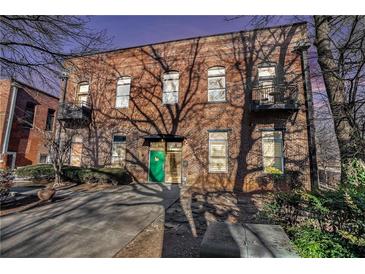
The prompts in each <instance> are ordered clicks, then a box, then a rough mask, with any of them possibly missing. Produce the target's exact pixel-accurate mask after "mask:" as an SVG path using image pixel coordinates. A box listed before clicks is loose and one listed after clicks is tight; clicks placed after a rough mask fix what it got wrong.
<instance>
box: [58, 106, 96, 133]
mask: <svg viewBox="0 0 365 274" xmlns="http://www.w3.org/2000/svg"><path fill="white" fill-rule="evenodd" d="M57 118H58V120H60V121H62V122H64V123H65V127H66V128H83V127H86V126H87V125H88V124H89V123H90V122H91V108H90V106H89V104H87V103H86V102H78V103H63V104H61V105H60V108H59V111H58V117H57Z"/></svg>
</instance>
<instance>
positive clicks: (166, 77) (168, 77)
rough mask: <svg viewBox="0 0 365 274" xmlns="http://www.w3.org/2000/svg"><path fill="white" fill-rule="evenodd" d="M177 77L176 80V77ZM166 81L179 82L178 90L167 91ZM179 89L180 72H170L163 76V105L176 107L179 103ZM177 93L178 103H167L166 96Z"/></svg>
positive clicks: (178, 83)
mask: <svg viewBox="0 0 365 274" xmlns="http://www.w3.org/2000/svg"><path fill="white" fill-rule="evenodd" d="M175 75H177V77H176V79H175V78H174V76H175ZM166 81H177V89H176V90H174V91H166V89H165V83H166ZM179 89H180V73H179V72H178V71H168V72H165V73H164V74H163V87H162V104H164V105H175V104H178V103H179ZM174 93H176V102H173V103H169V102H166V101H165V96H164V95H165V94H174Z"/></svg>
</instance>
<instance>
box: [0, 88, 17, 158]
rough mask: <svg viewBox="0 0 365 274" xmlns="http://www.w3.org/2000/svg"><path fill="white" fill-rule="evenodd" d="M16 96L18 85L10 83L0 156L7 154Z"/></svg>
mask: <svg viewBox="0 0 365 274" xmlns="http://www.w3.org/2000/svg"><path fill="white" fill-rule="evenodd" d="M17 94H18V85H17V84H16V83H15V82H12V83H11V101H10V109H9V116H8V121H7V125H6V131H5V136H4V143H3V147H2V154H4V155H5V154H8V146H9V138H10V133H11V128H12V126H13V117H14V111H15V104H16V98H17Z"/></svg>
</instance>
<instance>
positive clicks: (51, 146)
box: [40, 123, 76, 187]
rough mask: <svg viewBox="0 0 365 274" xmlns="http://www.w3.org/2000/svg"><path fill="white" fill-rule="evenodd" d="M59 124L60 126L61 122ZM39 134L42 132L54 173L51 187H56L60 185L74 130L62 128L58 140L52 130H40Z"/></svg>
mask: <svg viewBox="0 0 365 274" xmlns="http://www.w3.org/2000/svg"><path fill="white" fill-rule="evenodd" d="M60 125H61V126H62V124H61V123H60ZM40 134H42V136H43V140H44V145H45V146H46V147H47V149H48V155H49V157H50V162H51V164H52V167H53V170H54V174H55V180H54V184H53V187H57V186H59V185H61V181H62V175H63V168H64V166H65V163H66V162H68V161H67V160H68V158H69V157H70V152H71V149H72V141H73V137H74V136H75V135H76V131H75V130H69V129H68V130H63V134H62V139H61V140H58V138H57V137H56V135H55V134H54V132H51V131H40Z"/></svg>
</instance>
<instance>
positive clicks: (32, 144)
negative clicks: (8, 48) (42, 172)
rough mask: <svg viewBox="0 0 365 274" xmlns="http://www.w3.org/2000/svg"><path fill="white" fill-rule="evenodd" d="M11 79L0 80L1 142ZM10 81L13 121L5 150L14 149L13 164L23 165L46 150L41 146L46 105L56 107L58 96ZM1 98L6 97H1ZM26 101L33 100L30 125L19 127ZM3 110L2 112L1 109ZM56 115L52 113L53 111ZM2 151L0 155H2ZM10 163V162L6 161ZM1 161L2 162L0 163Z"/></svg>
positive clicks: (8, 103)
mask: <svg viewBox="0 0 365 274" xmlns="http://www.w3.org/2000/svg"><path fill="white" fill-rule="evenodd" d="M11 83H12V81H11V80H2V81H0V87H1V88H0V93H1V98H2V100H1V105H0V109H1V110H0V111H2V112H1V113H5V115H3V117H4V118H2V119H1V121H0V122H1V123H0V132H1V134H2V138H1V142H0V143H1V144H2V143H3V141H4V136H5V130H6V122H7V120H8V116H9V115H8V114H9V113H8V110H9V108H10V100H11V98H10V97H11V95H10V94H11V93H10V88H11ZM13 83H15V84H16V86H18V92H17V98H16V106H15V111H14V117H13V123H12V127H11V133H10V138H9V145H8V151H9V152H16V162H15V166H25V165H32V164H37V163H39V156H40V154H48V152H47V149H46V147H45V146H44V137H43V136H44V135H43V132H44V130H45V126H46V119H47V113H48V109H53V110H55V111H57V109H58V99H57V98H56V97H53V96H51V95H48V94H46V93H45V92H43V91H40V90H37V89H34V88H32V87H30V86H27V85H24V84H22V83H20V82H15V81H13ZM3 98H4V99H5V98H7V99H5V100H3ZM27 102H33V103H34V104H35V113H34V120H33V127H32V128H25V127H23V118H24V114H25V108H26V104H27ZM5 109H6V110H7V111H6V112H3V110H5ZM55 117H56V113H55ZM4 157H5V155H3V158H4ZM7 164H8V165H10V163H7ZM3 165H5V162H4V163H3Z"/></svg>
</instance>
